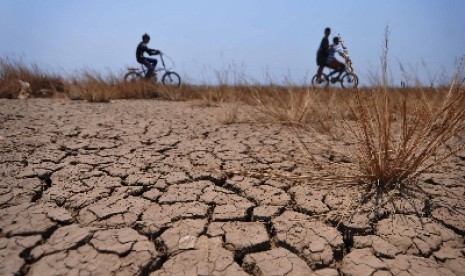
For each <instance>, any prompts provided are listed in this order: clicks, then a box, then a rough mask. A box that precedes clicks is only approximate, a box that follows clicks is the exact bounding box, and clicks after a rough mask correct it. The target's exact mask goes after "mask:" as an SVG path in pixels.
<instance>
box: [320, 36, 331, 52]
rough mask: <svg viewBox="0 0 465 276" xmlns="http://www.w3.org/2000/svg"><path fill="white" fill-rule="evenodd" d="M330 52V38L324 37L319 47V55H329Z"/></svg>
mask: <svg viewBox="0 0 465 276" xmlns="http://www.w3.org/2000/svg"><path fill="white" fill-rule="evenodd" d="M328 54H329V40H328V37H326V36H325V37H323V39H322V40H321V43H320V48H318V55H321V56H323V57H327V56H328Z"/></svg>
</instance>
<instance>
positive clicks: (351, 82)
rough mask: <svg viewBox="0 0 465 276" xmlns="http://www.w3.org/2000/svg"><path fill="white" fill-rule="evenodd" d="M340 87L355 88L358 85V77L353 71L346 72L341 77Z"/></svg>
mask: <svg viewBox="0 0 465 276" xmlns="http://www.w3.org/2000/svg"><path fill="white" fill-rule="evenodd" d="M341 86H342V88H356V87H357V86H358V77H357V75H355V74H353V73H346V74H344V76H342V79H341Z"/></svg>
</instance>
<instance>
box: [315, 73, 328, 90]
mask: <svg viewBox="0 0 465 276" xmlns="http://www.w3.org/2000/svg"><path fill="white" fill-rule="evenodd" d="M328 85H329V79H328V76H327V75H325V74H321V78H320V79H319V80H318V78H317V75H315V76H313V78H312V86H313V87H315V88H325V87H328Z"/></svg>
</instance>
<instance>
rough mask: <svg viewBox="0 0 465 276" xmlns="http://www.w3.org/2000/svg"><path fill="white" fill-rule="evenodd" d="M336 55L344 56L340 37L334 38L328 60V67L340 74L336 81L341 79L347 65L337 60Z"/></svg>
mask: <svg viewBox="0 0 465 276" xmlns="http://www.w3.org/2000/svg"><path fill="white" fill-rule="evenodd" d="M336 53H337V54H339V55H340V56H344V55H343V53H342V47H341V46H340V45H339V37H337V36H336V37H334V38H333V44H331V46H330V47H329V53H328V57H327V58H326V66H328V67H329V68H331V69H334V70H336V71H338V72H339V74H338V75H337V77H336V79H339V77H340V76H341V74H342V72H344V70H345V65H344V63H342V62H340V61H339V60H337V59H336Z"/></svg>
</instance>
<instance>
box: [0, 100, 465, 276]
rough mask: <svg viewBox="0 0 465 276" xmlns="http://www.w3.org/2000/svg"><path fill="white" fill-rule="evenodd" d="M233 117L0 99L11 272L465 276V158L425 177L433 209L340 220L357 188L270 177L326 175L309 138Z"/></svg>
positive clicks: (186, 106) (0, 184)
mask: <svg viewBox="0 0 465 276" xmlns="http://www.w3.org/2000/svg"><path fill="white" fill-rule="evenodd" d="M244 109H246V107H243V108H240V110H239V114H238V116H239V117H241V116H249V117H250V116H254V111H253V110H251V111H250V112H243V110H244ZM227 112H228V110H226V108H225V107H196V106H193V105H192V103H186V102H166V101H158V100H137V101H126V100H121V101H115V102H112V103H93V104H92V103H87V102H82V101H69V100H50V99H31V100H27V101H20V100H0V275H376V276H381V275H428V276H432V275H465V243H464V235H465V216H463V215H462V214H463V213H464V210H465V202H464V198H465V154H464V155H457V154H456V155H454V156H452V157H451V158H450V160H449V161H448V162H447V163H445V164H444V165H443V167H441V168H439V169H438V170H437V172H435V173H431V174H428V175H425V177H424V179H423V180H421V181H422V182H421V183H420V185H421V186H422V187H423V189H424V190H426V191H428V193H429V195H430V200H428V202H425V201H419V200H415V199H412V201H405V202H395V204H392V207H390V208H391V209H389V210H387V212H386V213H385V214H384V215H383V216H382V217H381V219H379V220H378V221H375V222H370V220H363V219H361V220H360V221H351V222H346V223H337V222H336V221H333V220H328V219H325V215H326V214H328V213H330V212H332V211H334V210H338V209H341V208H347V206H349V207H350V205H348V202H347V201H348V200H347V198H348V194H350V193H351V188H350V186H347V187H344V186H343V185H334V187H332V186H331V185H327V184H325V185H319V182H318V181H317V180H311V179H294V180H293V179H289V178H287V179H286V178H279V177H278V178H274V177H271V175H273V173H274V174H276V175H278V174H288V175H296V176H298V175H301V174H305V173H308V172H309V171H310V172H311V171H312V169H314V167H313V166H312V162H311V159H310V158H309V157H308V153H307V152H306V151H305V150H302V148H301V146H300V144H299V143H298V142H297V141H296V134H295V133H294V132H293V131H292V129H290V128H289V127H286V126H282V125H279V124H265V123H250V122H248V123H244V122H242V123H240V122H239V123H234V124H229V125H227V124H225V123H224V121H225V120H223V119H222V118H223V116H225V114H226V113H227ZM239 121H241V120H239ZM301 139H303V140H304V142H305V144H306V145H307V147H308V149H309V150H310V151H311V153H312V154H313V155H314V156H315V158H317V159H318V160H320V161H322V160H327V161H330V162H333V163H334V164H335V165H337V164H341V166H335V168H336V169H335V170H339V169H340V168H346V169H350V168H351V165H353V164H351V163H350V160H347V158H345V157H344V156H339V155H338V151H337V148H338V147H339V148H340V147H344V145H345V144H344V142H343V141H330V140H329V139H324V137H323V136H321V137H311V135H310V136H308V135H307V136H306V137H303V138H302V137H301ZM344 166H345V167H344ZM247 172H267V173H269V172H272V173H271V174H253V173H247ZM332 173H333V172H332V171H326V172H324V173H323V174H326V175H331V174H332ZM320 174H321V172H320ZM441 203H443V204H441ZM451 207H453V208H451ZM457 210H458V211H459V212H456V211H457Z"/></svg>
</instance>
